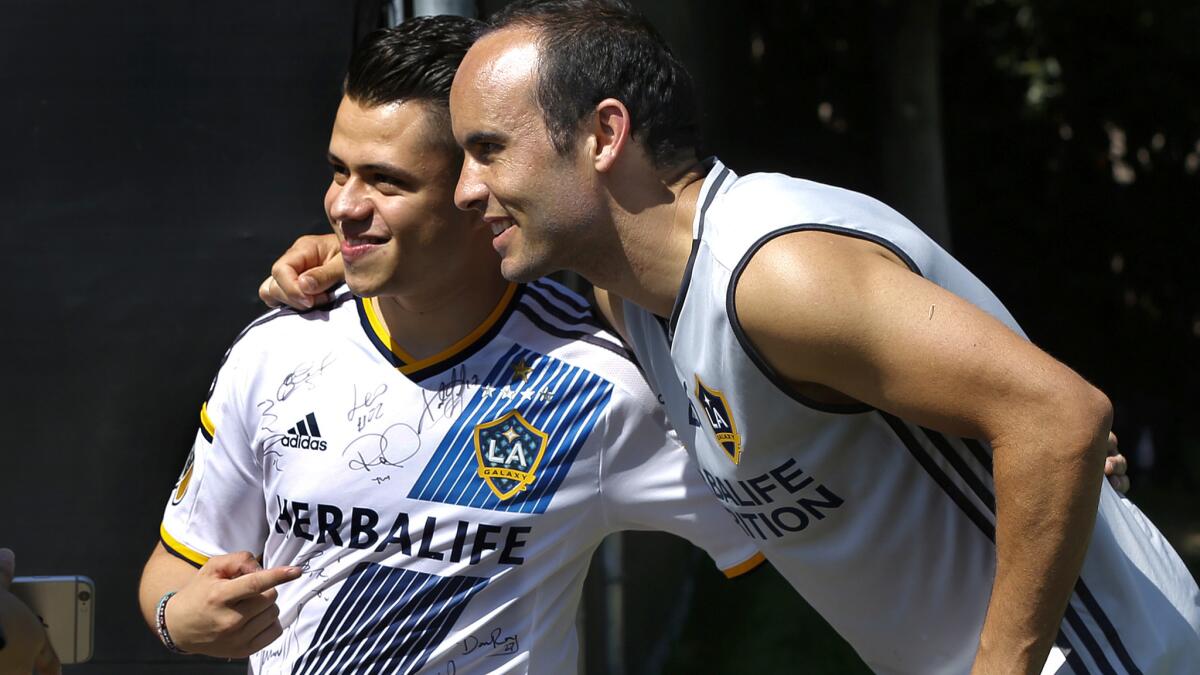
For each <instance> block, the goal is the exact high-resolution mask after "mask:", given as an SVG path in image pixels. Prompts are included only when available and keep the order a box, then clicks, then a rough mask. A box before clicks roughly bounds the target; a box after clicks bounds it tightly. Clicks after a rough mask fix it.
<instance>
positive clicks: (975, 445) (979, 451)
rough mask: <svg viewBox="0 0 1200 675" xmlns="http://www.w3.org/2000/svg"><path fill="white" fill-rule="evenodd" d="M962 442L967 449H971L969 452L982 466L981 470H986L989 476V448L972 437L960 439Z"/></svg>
mask: <svg viewBox="0 0 1200 675" xmlns="http://www.w3.org/2000/svg"><path fill="white" fill-rule="evenodd" d="M962 442H963V445H966V446H967V450H970V451H971V454H972V455H974V457H975V461H977V462H979V465H980V466H982V467H983V470H984V471H987V473H988V475H989V476H990V475H992V452H991V449H990V448H987V447H984V445H983V443H980V442H979V441H977V440H975V439H974V438H964V439H962Z"/></svg>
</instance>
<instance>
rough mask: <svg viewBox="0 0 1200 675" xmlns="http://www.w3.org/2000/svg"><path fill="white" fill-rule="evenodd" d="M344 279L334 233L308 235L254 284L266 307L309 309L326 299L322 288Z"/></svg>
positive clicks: (334, 284) (299, 240)
mask: <svg viewBox="0 0 1200 675" xmlns="http://www.w3.org/2000/svg"><path fill="white" fill-rule="evenodd" d="M345 278H346V272H345V270H344V269H343V268H342V253H341V249H340V248H339V245H338V240H337V235H334V234H320V235H318V234H308V235H305V236H303V237H300V238H299V239H297V240H296V243H294V244H292V246H291V248H289V249H288V250H287V251H284V253H283V255H281V256H279V260H276V261H275V264H274V265H272V266H271V276H269V277H267V278H266V279H264V280H263V282H262V284H261V285H260V286H259V287H258V297H259V298H260V299H261V300H262V301H263V302H264V303H266V304H267V305H268V306H270V307H278V306H279V305H290V306H292V307H295V308H296V309H311V308H312V307H315V306H317V305H320V304H324V303H326V302H328V301H329V300H330V298H329V294H328V293H326V291H328V290H329V289H330V288H333V287H334V286H336V285H337V284H339V283H340V282H341V281H342V280H343V279H345Z"/></svg>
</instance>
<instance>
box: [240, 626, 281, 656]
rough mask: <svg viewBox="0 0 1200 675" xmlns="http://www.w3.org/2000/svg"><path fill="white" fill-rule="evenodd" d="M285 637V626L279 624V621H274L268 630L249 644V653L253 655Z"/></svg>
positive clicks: (247, 646) (259, 634) (247, 648)
mask: <svg viewBox="0 0 1200 675" xmlns="http://www.w3.org/2000/svg"><path fill="white" fill-rule="evenodd" d="M280 635H283V626H281V625H280V624H279V620H278V619H276V620H275V621H272V622H271V623H270V624H269V625H268V626H267V627H266V628H264V629H263V630H262V631H261V632H259V633H258V634H257V635H255V636H254V637H253V638H251V640H250V642H249V644H247V645H246V650H247V651H248V653H250V654H253V653H254V652H257V651H258V650H260V649H262V648H263V647H266V646H267V645H269V644H271V643H272V642H274V641H275V640H277V639H278V638H279V636H280Z"/></svg>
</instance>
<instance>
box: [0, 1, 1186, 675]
mask: <svg viewBox="0 0 1200 675" xmlns="http://www.w3.org/2000/svg"><path fill="white" fill-rule="evenodd" d="M429 4H431V3H426V2H421V1H420V0H416V1H415V2H414V0H407V1H398V2H395V3H393V2H383V1H381V0H371V1H367V0H359V1H355V2H351V1H346V2H340V3H331V2H282V1H278V0H262V1H259V2H252V3H250V2H232V1H230V0H207V1H206V2H183V1H180V2H171V3H164V2H158V1H154V0H126V1H124V2H121V3H94V2H82V1H79V0H75V1H68V0H4V1H3V2H0V12H2V16H3V20H2V21H0V84H2V85H3V86H2V88H3V91H4V95H3V103H0V128H2V129H3V130H4V140H5V146H6V147H8V148H9V149H10V150H12V155H11V156H10V159H9V161H7V162H6V163H4V165H3V168H2V169H0V205H2V207H3V212H4V213H7V214H8V216H7V217H6V218H5V219H4V223H3V226H2V227H3V231H4V233H5V236H4V241H5V242H7V244H6V245H5V246H4V249H3V251H4V252H3V254H2V256H3V257H2V261H3V268H2V269H3V271H4V272H5V273H7V274H9V275H10V276H11V277H12V278H13V281H14V283H13V286H12V288H13V290H14V296H13V298H11V300H12V301H13V302H14V303H15V307H16V309H15V310H14V311H15V312H16V313H15V314H13V315H9V317H8V318H7V319H5V320H4V321H3V325H4V328H3V330H2V331H0V354H6V355H7V356H6V357H5V358H7V359H8V362H7V363H5V364H3V366H0V372H3V380H2V381H3V383H4V386H3V388H2V390H0V397H2V401H0V421H2V422H3V424H2V425H0V428H2V429H3V433H4V435H5V441H4V449H3V451H0V458H2V460H0V545H4V546H10V547H12V548H14V549H15V550H16V551H17V555H18V561H17V569H18V574H68V573H70V574H74V573H80V574H87V575H89V576H91V577H92V578H93V579H95V581H96V583H97V596H98V601H97V602H98V612H99V613H98V621H97V628H96V656H95V659H94V660H93V662H92V663H91V664H89V665H86V666H77V667H71V668H69V669H68V673H70V672H76V673H87V674H100V673H113V674H116V673H121V674H125V673H133V674H135V675H136V674H139V673H172V674H180V675H182V674H184V673H197V674H199V673H227V672H243V671H244V665H240V664H237V663H234V664H226V663H223V662H216V661H212V660H207V659H198V658H177V657H171V656H169V655H168V654H166V652H165V651H164V650H163V649H162V647H161V646H160V645H159V644H158V643H157V641H156V640H155V639H154V638H153V637H152V636H151V635H150V633H149V632H148V631H147V630H146V629H145V628H144V626H143V625H142V622H141V619H140V617H139V614H138V611H137V605H136V596H135V589H136V583H137V578H138V575H139V574H140V570H141V565H142V564H143V562H144V561H145V558H146V556H147V554H148V553H149V551H150V549H151V547H152V546H153V544H154V542H155V541H156V536H157V526H158V522H159V518H160V515H161V511H162V506H163V504H164V501H165V499H166V496H167V494H168V492H169V490H170V489H171V487H172V485H173V484H174V481H175V478H176V476H177V475H178V472H179V469H180V467H181V466H182V463H183V461H184V459H185V457H186V455H187V453H188V449H189V446H190V443H191V440H192V437H193V434H194V433H195V414H196V412H195V411H196V406H197V405H198V404H199V402H200V401H201V400H202V399H203V397H204V395H205V392H206V391H207V386H208V383H209V380H210V379H211V377H212V375H213V373H214V370H215V368H216V367H217V364H218V362H219V360H220V358H221V355H222V353H223V352H224V350H225V348H226V347H227V346H228V344H229V342H230V341H231V340H232V338H233V337H234V336H235V335H236V334H237V332H238V331H239V330H240V328H241V327H242V326H243V325H245V324H246V323H247V322H248V321H250V320H251V319H252V318H254V317H255V316H256V315H257V314H259V313H260V312H261V310H262V308H261V307H260V306H259V305H258V302H257V299H256V295H255V290H256V288H257V286H258V283H259V281H260V280H261V279H262V277H263V276H264V275H265V274H266V272H267V271H268V267H269V265H270V263H271V262H272V261H273V260H274V258H275V257H276V256H277V255H278V253H280V252H281V251H282V250H283V249H284V248H285V247H286V246H287V245H288V244H289V243H290V242H291V241H292V240H293V239H294V238H295V237H296V236H297V235H298V234H301V233H304V232H318V231H323V230H324V229H325V227H326V226H325V224H324V217H323V214H322V211H321V196H322V195H323V191H324V188H325V186H326V184H327V181H328V170H327V167H326V165H325V161H324V152H325V146H326V142H327V139H328V132H329V128H330V125H331V122H332V120H333V114H334V111H335V109H336V106H337V103H338V99H339V86H340V80H341V77H342V75H343V73H344V67H345V64H346V61H347V59H348V56H349V53H350V50H351V48H352V46H353V45H354V43H355V40H356V39H357V38H358V37H361V36H362V35H364V34H365V33H366V32H369V30H371V29H373V28H375V27H377V26H380V25H383V22H384V21H386V19H387V17H388V16H392V17H396V16H401V15H411V14H412V13H413V12H417V11H421V9H422V7H423V6H426V5H429ZM433 4H436V3H433ZM448 4H450V5H456V6H459V7H461V8H466V9H467V10H468V11H471V10H473V11H477V12H478V13H479V14H480V15H483V16H486V15H487V14H488V13H490V12H492V11H495V10H496V9H497V8H499V7H500V6H503V4H505V3H504V2H500V1H492V0H480V1H479V2H472V1H470V0H467V1H466V2H457V3H455V2H451V3H448ZM634 4H635V5H637V6H639V7H640V8H641V9H642V10H643V11H644V12H646V14H647V15H648V16H649V17H650V18H651V20H652V21H653V22H654V23H655V24H656V25H657V26H658V27H659V28H660V29H661V31H662V32H663V33H664V35H665V36H666V38H667V40H668V41H669V42H671V43H672V44H673V45H674V46H675V48H676V49H677V51H678V53H679V54H680V56H681V57H682V58H683V60H684V61H685V63H687V64H688V66H689V68H690V69H691V71H692V73H693V74H694V76H695V78H696V80H697V83H698V86H699V92H700V97H701V108H702V110H703V111H704V118H703V123H704V126H705V131H706V135H707V141H708V145H709V149H710V150H711V151H712V152H714V153H716V154H719V155H720V156H721V158H722V159H723V160H724V161H725V162H726V163H728V164H730V165H731V167H732V168H734V169H735V170H736V171H738V172H740V173H749V172H752V171H781V172H786V173H789V174H793V175H798V176H802V177H805V178H810V179H814V180H818V181H823V182H829V183H834V184H838V185H841V186H844V187H848V188H852V189H855V190H859V191H863V192H866V193H869V194H872V195H874V196H877V197H880V198H882V199H884V201H887V202H889V203H891V204H892V205H893V206H895V207H897V208H898V209H899V210H900V211H901V212H903V213H904V214H906V215H907V216H909V217H910V218H911V219H912V220H914V221H915V222H917V223H918V224H919V225H921V226H922V227H925V228H926V229H927V231H929V232H930V233H931V234H933V235H934V236H935V237H936V238H938V239H939V240H940V241H942V242H943V243H945V244H946V245H947V246H949V247H950V248H951V249H952V250H953V252H954V253H955V255H957V256H958V257H959V258H960V259H961V260H963V261H964V262H965V263H966V264H967V266H968V267H970V268H971V269H972V270H974V271H975V272H976V273H977V274H978V275H979V276H980V277H981V278H982V279H983V280H984V281H985V282H986V283H987V284H988V285H989V286H991V288H992V289H993V290H994V291H996V293H997V294H998V295H999V296H1000V298H1001V299H1003V300H1004V301H1005V302H1006V304H1007V305H1008V307H1009V309H1010V310H1011V311H1012V312H1013V314H1014V315H1015V316H1016V317H1017V319H1018V320H1019V321H1020V322H1021V323H1022V325H1023V326H1024V327H1025V329H1026V330H1027V332H1028V333H1029V335H1030V336H1031V337H1032V339H1033V340H1034V341H1035V342H1037V343H1038V344H1039V345H1041V346H1042V347H1043V348H1045V349H1046V350H1047V351H1049V352H1050V353H1052V354H1054V355H1055V356H1056V357H1058V358H1059V359H1061V360H1063V361H1065V362H1066V363H1068V364H1069V365H1071V366H1072V367H1074V368H1075V369H1076V370H1078V371H1079V372H1080V373H1082V374H1083V375H1084V376H1085V377H1087V378H1088V379H1089V380H1091V381H1093V382H1094V383H1096V384H1097V385H1098V386H1100V387H1101V388H1102V389H1104V390H1105V391H1106V392H1107V393H1108V394H1109V396H1110V397H1111V398H1112V399H1113V401H1114V403H1115V405H1116V413H1117V416H1116V421H1115V426H1116V431H1117V434H1118V436H1119V437H1120V441H1121V447H1122V449H1123V451H1124V453H1125V454H1126V455H1127V456H1128V457H1129V458H1130V462H1131V469H1130V473H1131V474H1132V476H1133V480H1134V486H1133V490H1132V491H1131V493H1130V497H1131V498H1132V499H1133V500H1134V501H1135V502H1136V503H1137V504H1138V505H1139V506H1141V507H1142V509H1143V510H1145V511H1146V512H1147V513H1149V514H1150V516H1151V517H1152V518H1153V519H1154V520H1155V522H1156V523H1157V524H1158V525H1159V526H1160V527H1161V528H1162V529H1163V531H1164V532H1165V533H1166V534H1167V535H1168V537H1169V538H1170V539H1171V541H1172V542H1173V543H1174V545H1175V547H1176V549H1177V550H1179V552H1180V553H1181V554H1182V555H1183V557H1184V559H1185V560H1186V561H1187V562H1188V564H1189V565H1190V566H1191V568H1192V571H1193V574H1195V573H1197V572H1198V571H1200V509H1198V508H1197V506H1198V504H1200V500H1198V499H1197V497H1196V496H1195V495H1196V493H1197V489H1198V488H1200V428H1198V427H1197V425H1196V421H1195V419H1194V418H1195V415H1194V408H1195V404H1196V402H1197V401H1198V400H1200V396H1198V394H1200V274H1198V273H1197V271H1196V265H1195V263H1194V259H1195V253H1194V251H1195V250H1196V249H1197V247H1198V245H1200V227H1197V226H1198V225H1200V223H1198V222H1197V221H1198V220H1200V216H1198V215H1197V214H1200V97H1198V96H1197V95H1196V92H1197V83H1200V6H1198V5H1196V4H1195V3H1185V2H1178V1H1173V0H1142V1H1140V2H1136V3H1134V2H1117V3H1076V2H1062V1H1057V0H1049V1H1047V0H1043V1H1041V2H1033V1H1032V0H946V1H944V2H940V3H939V2H935V1H934V0H892V1H887V0H875V1H866V0H843V1H841V2H836V3H833V2H818V1H811V2H809V1H804V0H793V1H784V0H777V1H768V0H740V1H738V2H733V1H727V2H718V1H716V0H703V1H701V0H692V1H685V0H675V1H668V0H642V1H640V2H636V1H635V3H634ZM764 567H765V566H764ZM581 622H582V625H583V627H584V634H585V636H586V640H585V652H584V660H585V662H586V664H585V666H586V671H587V672H589V673H593V674H596V673H616V674H619V673H659V672H667V673H684V672H688V673H690V672H705V673H745V672H779V671H780V670H787V671H796V670H803V671H804V672H812V673H847V672H851V673H852V672H863V671H865V669H864V668H863V666H862V665H861V663H860V662H858V660H857V658H856V657H855V656H854V655H853V653H852V652H851V651H850V650H849V648H848V647H846V646H845V644H844V643H843V642H842V641H841V640H840V638H838V637H837V636H836V634H834V633H833V632H832V631H831V630H830V629H829V628H828V627H827V626H826V625H825V624H824V623H823V621H821V619H820V618H819V617H816V615H815V614H814V613H813V612H812V611H811V610H810V609H808V608H807V606H806V605H804V603H803V601H802V600H800V599H799V598H798V597H796V596H795V594H794V593H792V592H791V591H790V589H789V587H787V586H786V584H784V583H783V582H782V580H781V579H780V578H779V577H778V575H777V574H776V573H775V572H774V571H773V570H770V569H761V570H759V571H756V572H754V573H752V574H750V575H748V576H747V577H745V578H741V579H737V580H734V581H726V580H724V579H723V578H722V577H721V576H720V575H719V573H717V572H716V571H715V569H713V567H712V565H711V562H710V561H708V560H707V559H706V558H704V556H703V555H702V554H699V553H698V552H696V551H694V550H693V549H691V548H690V547H689V546H688V545H687V544H684V543H681V542H678V541H676V540H672V539H670V538H669V537H665V536H663V535H649V534H643V533H635V534H627V535H624V536H622V537H620V538H619V539H613V540H610V542H609V544H607V545H606V547H605V548H604V549H602V551H601V553H600V554H599V555H598V559H597V561H596V563H595V564H594V565H593V575H592V578H590V579H589V582H588V591H587V602H586V608H585V612H584V615H583V617H582V618H581Z"/></svg>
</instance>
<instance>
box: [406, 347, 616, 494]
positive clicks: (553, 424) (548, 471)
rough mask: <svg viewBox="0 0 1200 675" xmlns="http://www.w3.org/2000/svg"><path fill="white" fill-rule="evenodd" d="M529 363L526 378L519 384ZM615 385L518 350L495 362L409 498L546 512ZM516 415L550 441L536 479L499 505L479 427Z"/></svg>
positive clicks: (533, 352)
mask: <svg viewBox="0 0 1200 675" xmlns="http://www.w3.org/2000/svg"><path fill="white" fill-rule="evenodd" d="M522 361H523V362H525V364H526V365H528V366H529V367H530V368H531V369H532V370H531V371H530V373H529V376H528V378H527V379H523V380H522V379H520V378H514V377H513V370H514V369H513V366H514V365H515V364H517V363H520V362H522ZM611 395H612V384H611V383H609V382H608V381H606V380H604V379H603V378H601V377H600V376H598V375H596V374H594V373H591V372H589V371H586V370H583V369H581V368H577V367H575V366H571V365H570V364H567V363H565V362H563V361H559V360H557V359H554V358H551V357H549V356H545V355H543V354H540V353H538V352H535V351H532V350H529V349H525V348H523V347H521V346H519V345H514V346H513V347H512V348H510V349H509V351H508V352H507V353H506V354H505V355H504V356H503V357H502V358H501V359H500V360H499V361H497V363H496V365H495V367H494V368H493V369H492V371H491V372H490V373H489V374H488V375H487V377H486V378H485V379H484V380H483V381H482V382H481V383H480V387H479V389H478V390H477V391H476V393H475V395H474V396H473V397H472V398H471V400H470V401H469V402H468V403H467V404H466V405H465V406H464V407H463V410H462V412H461V413H460V414H459V416H458V419H456V420H455V422H454V424H453V426H452V427H451V428H450V430H449V431H448V432H447V433H446V435H445V436H444V437H443V439H442V442H441V444H439V446H438V448H437V449H436V450H435V451H434V453H433V456H432V457H431V458H430V460H429V462H428V463H427V464H426V466H425V469H424V471H422V473H421V475H420V476H419V477H418V478H417V480H416V482H415V484H414V485H413V487H412V489H411V490H410V492H409V494H408V497H409V498H410V499H422V500H425V501H434V502H441V503H446V504H457V505H461V506H469V507H473V508H482V509H491V510H494V511H508V512H519V513H544V512H545V510H546V508H547V507H548V506H549V504H550V500H551V499H552V498H553V497H554V494H555V492H556V491H557V490H558V487H559V486H560V485H561V484H562V481H563V479H564V478H565V477H566V475H567V472H568V471H570V469H571V466H572V464H573V462H574V460H575V457H576V455H577V454H578V453H579V450H580V449H581V448H582V447H583V444H584V442H585V441H586V440H587V437H588V435H589V434H590V433H591V431H592V429H593V427H594V426H595V424H596V421H597V420H598V419H599V417H600V415H601V414H603V412H604V410H605V409H606V408H607V407H608V403H609V400H610V398H611ZM513 410H516V411H518V412H519V413H520V414H521V416H522V417H523V418H524V419H525V420H526V421H528V422H529V424H531V425H532V426H534V427H535V428H537V429H538V430H539V431H541V432H542V433H544V434H546V435H547V437H548V439H547V441H546V444H545V449H544V451H543V452H542V456H541V459H540V460H539V461H538V464H537V466H536V469H535V470H534V479H533V481H532V482H531V483H529V484H528V485H527V486H525V489H523V490H521V491H519V492H517V493H516V494H515V495H513V496H511V497H509V498H508V499H504V500H501V499H500V498H499V496H498V495H497V494H496V493H495V492H494V491H493V490H492V489H491V488H490V487H489V486H488V484H487V482H486V481H485V480H484V479H483V478H482V477H481V476H480V461H479V459H478V455H477V450H476V427H477V426H479V425H482V424H487V423H488V422H491V421H493V420H497V419H499V418H501V417H503V416H504V415H506V414H508V413H509V412H511V411H513Z"/></svg>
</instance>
